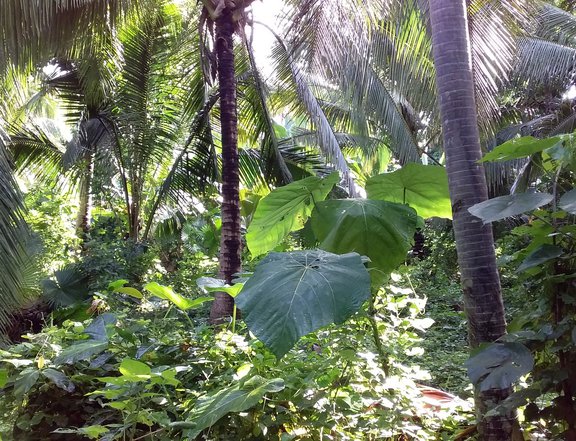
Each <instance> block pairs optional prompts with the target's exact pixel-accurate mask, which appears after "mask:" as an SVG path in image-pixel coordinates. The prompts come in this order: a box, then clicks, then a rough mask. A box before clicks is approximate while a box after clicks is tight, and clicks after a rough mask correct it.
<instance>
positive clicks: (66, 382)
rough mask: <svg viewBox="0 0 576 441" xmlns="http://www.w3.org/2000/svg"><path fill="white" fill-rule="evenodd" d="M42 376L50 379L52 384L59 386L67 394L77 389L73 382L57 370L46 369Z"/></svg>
mask: <svg viewBox="0 0 576 441" xmlns="http://www.w3.org/2000/svg"><path fill="white" fill-rule="evenodd" d="M42 375H43V376H45V377H46V378H48V379H49V380H50V381H51V382H52V383H54V384H55V385H56V386H58V387H59V388H60V389H64V390H65V391H66V392H74V390H75V389H76V387H75V386H74V383H72V380H70V378H68V377H67V376H66V375H65V374H64V373H62V372H60V371H57V370H56V369H44V370H43V371H42Z"/></svg>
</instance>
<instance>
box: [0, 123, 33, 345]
mask: <svg viewBox="0 0 576 441" xmlns="http://www.w3.org/2000/svg"><path fill="white" fill-rule="evenodd" d="M7 141H8V138H7V135H6V133H5V132H4V131H3V129H2V128H1V127H0V271H2V277H1V278H0V340H3V338H2V335H3V334H4V332H5V331H6V327H7V326H8V325H9V323H10V314H11V312H13V311H15V310H16V309H17V308H19V307H22V306H23V304H24V303H25V302H26V300H27V299H26V295H25V291H24V288H25V283H24V282H25V269H26V268H28V267H29V265H28V264H27V263H28V262H29V259H30V258H29V257H28V256H27V253H26V251H25V250H26V243H27V242H28V238H29V237H30V236H29V233H28V230H27V227H26V224H25V222H24V219H23V217H22V213H23V209H24V207H23V204H22V198H21V195H20V193H19V191H18V187H17V185H16V182H15V181H14V179H13V177H12V170H11V167H10V163H9V161H8V155H7V150H6V143H7Z"/></svg>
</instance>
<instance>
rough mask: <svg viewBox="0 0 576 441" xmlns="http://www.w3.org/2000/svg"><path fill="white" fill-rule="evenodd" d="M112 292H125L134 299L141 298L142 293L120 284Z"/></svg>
mask: <svg viewBox="0 0 576 441" xmlns="http://www.w3.org/2000/svg"><path fill="white" fill-rule="evenodd" d="M114 292H119V293H120V294H126V295H129V296H130V297H134V298H136V299H141V298H142V293H141V292H140V291H139V290H137V289H136V288H132V287H130V286H121V287H119V288H115V289H114Z"/></svg>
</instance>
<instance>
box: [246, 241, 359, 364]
mask: <svg viewBox="0 0 576 441" xmlns="http://www.w3.org/2000/svg"><path fill="white" fill-rule="evenodd" d="M369 296H370V276H369V275H368V271H367V270H366V268H365V267H364V265H363V263H362V258H361V257H360V255H359V254H357V253H349V254H344V255H341V256H339V255H336V254H332V253H327V252H325V251H320V250H315V251H294V252H290V253H270V254H269V255H268V256H266V257H265V258H264V259H263V260H262V261H261V262H260V263H259V264H258V266H257V267H256V269H255V271H254V275H253V276H252V277H250V279H248V281H247V282H246V283H245V284H244V289H243V290H242V292H241V293H240V294H239V295H238V297H236V303H237V305H238V307H239V308H240V309H241V310H242V314H243V316H244V321H245V322H246V324H247V326H248V329H250V331H251V332H252V333H254V335H256V337H257V338H258V339H260V340H261V341H262V342H264V343H265V344H266V346H268V347H269V348H270V349H271V350H272V352H274V354H276V356H277V357H279V358H280V357H282V356H283V355H284V354H286V352H288V351H289V350H290V349H291V348H292V346H294V344H295V343H296V342H297V341H298V339H299V338H300V337H302V336H303V335H306V334H308V333H310V332H312V331H315V330H317V329H319V328H321V327H322V326H326V325H328V324H330V323H342V322H344V321H345V320H346V319H347V318H348V317H350V316H351V315H352V314H354V313H355V312H356V311H358V309H359V308H360V306H361V305H362V303H363V302H364V301H365V300H366V299H367V298H368V297H369Z"/></svg>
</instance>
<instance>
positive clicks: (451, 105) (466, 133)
mask: <svg viewBox="0 0 576 441" xmlns="http://www.w3.org/2000/svg"><path fill="white" fill-rule="evenodd" d="M430 21H431V26H432V45H433V55H434V64H435V66H436V75H437V77H436V78H437V80H436V81H437V87H438V93H439V98H440V113H441V117H442V135H443V140H444V150H445V152H446V168H447V172H448V181H449V187H450V198H451V201H452V213H453V226H454V235H455V238H456V249H457V252H458V262H459V265H460V274H461V281H462V288H463V291H464V308H465V311H466V314H467V317H468V335H469V341H470V345H471V346H472V347H476V346H478V345H479V344H480V343H482V342H492V341H494V340H496V339H497V338H499V337H501V336H502V335H503V334H504V333H505V332H506V322H505V318H504V306H503V303H502V295H501V290H500V279H499V275H498V270H497V267H496V259H495V253H494V243H493V237H492V229H491V226H490V225H483V224H482V222H481V221H480V220H479V219H478V218H476V217H474V216H472V215H471V214H470V213H469V212H468V208H469V207H471V206H472V205H474V204H476V203H478V202H481V201H484V200H486V199H487V197H488V192H487V188H486V178H485V175H484V169H483V168H482V166H481V165H479V164H478V162H477V161H478V160H479V159H480V158H481V157H482V152H481V149H480V137H479V132H478V120H477V112H476V104H475V98H474V82H473V73H472V60H471V51H470V40H469V35H468V23H467V16H466V1H465V0H430ZM509 392H510V391H509V390H490V391H488V392H483V393H480V392H479V391H477V393H476V409H477V415H478V421H479V426H478V429H479V432H480V436H481V439H482V440H486V441H497V440H502V441H503V440H510V439H511V438H512V427H513V423H514V418H513V415H503V416H499V417H492V418H484V417H483V416H484V414H485V413H486V411H487V409H489V408H491V407H493V406H494V405H495V404H496V403H498V402H500V401H501V400H502V399H504V398H505V397H506V396H507V395H508V394H509Z"/></svg>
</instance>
